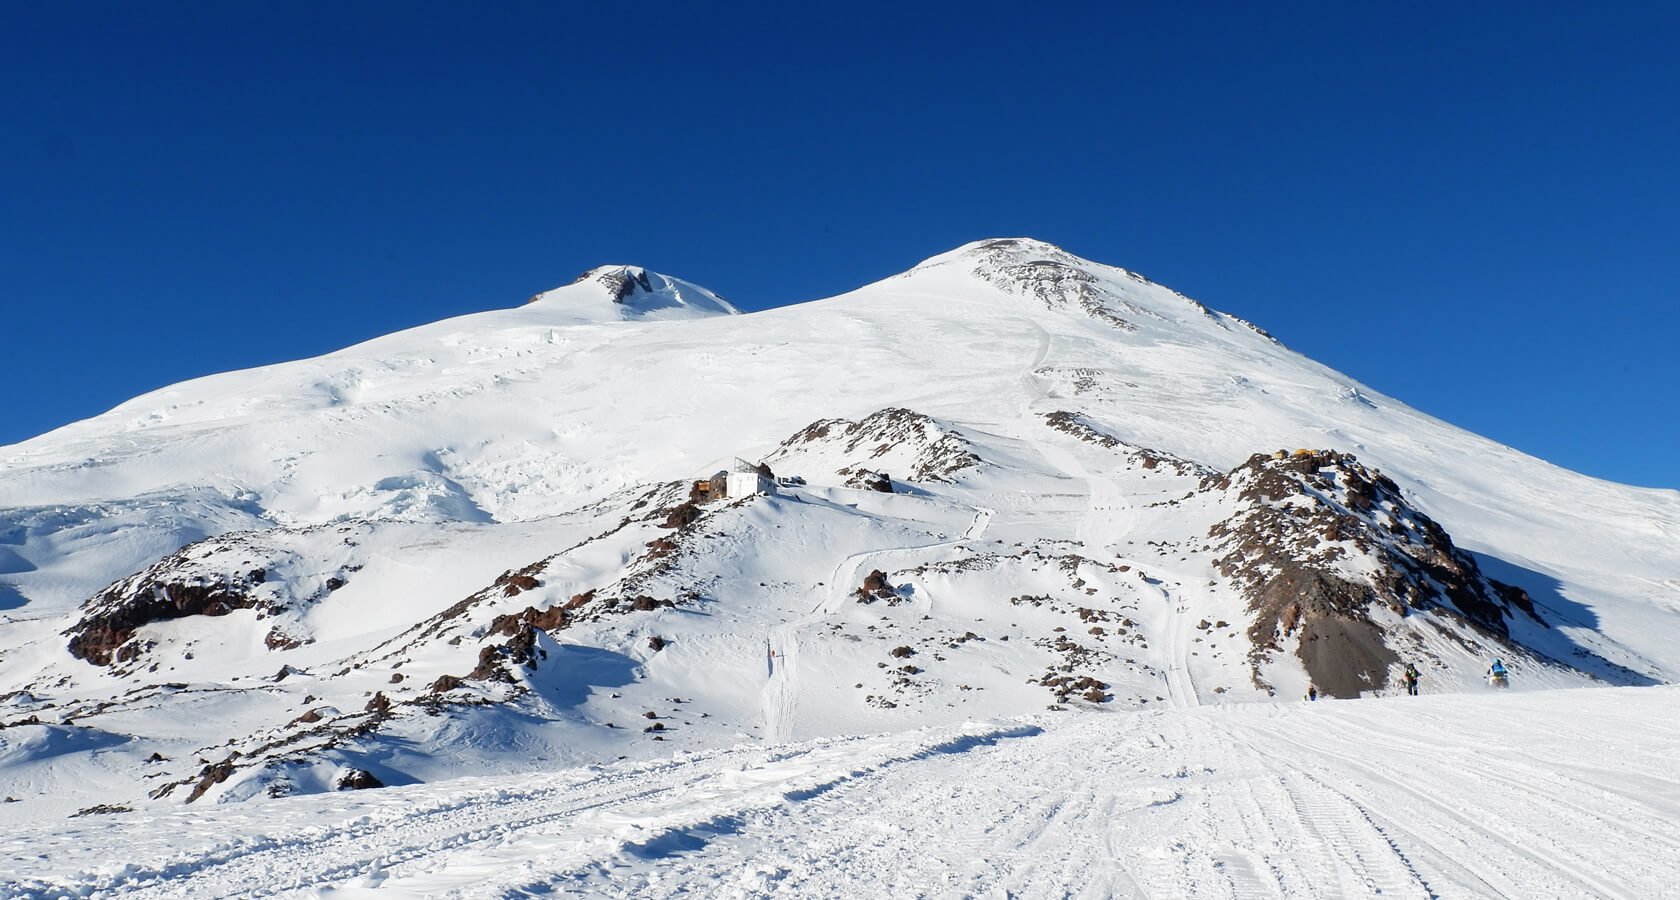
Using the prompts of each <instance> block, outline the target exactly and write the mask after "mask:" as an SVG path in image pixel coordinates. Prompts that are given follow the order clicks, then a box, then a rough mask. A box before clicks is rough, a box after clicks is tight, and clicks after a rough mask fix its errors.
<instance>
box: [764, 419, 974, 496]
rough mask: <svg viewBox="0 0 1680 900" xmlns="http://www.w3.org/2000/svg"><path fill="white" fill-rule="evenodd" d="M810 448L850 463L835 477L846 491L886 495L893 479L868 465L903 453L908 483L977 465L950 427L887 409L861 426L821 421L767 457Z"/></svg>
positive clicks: (943, 476) (949, 478)
mask: <svg viewBox="0 0 1680 900" xmlns="http://www.w3.org/2000/svg"><path fill="white" fill-rule="evenodd" d="M813 444H825V445H829V446H834V447H837V448H838V449H839V450H840V452H841V453H843V454H844V455H846V456H847V457H850V458H851V459H852V460H854V461H853V462H852V463H851V464H849V465H847V466H846V467H844V468H843V469H841V470H840V472H839V473H838V474H840V475H842V476H845V477H848V481H847V485H848V486H849V487H860V488H865V489H869V490H878V491H883V492H890V491H891V490H892V479H891V478H890V477H888V476H887V475H886V474H885V473H882V472H878V471H875V469H874V468H873V467H872V466H871V465H869V463H870V462H871V461H873V460H876V459H880V458H882V457H884V456H887V455H888V454H892V453H895V452H900V451H902V452H903V453H905V454H907V455H910V457H911V461H910V475H909V480H911V481H947V482H948V481H952V480H953V478H954V476H955V475H956V474H957V473H958V472H961V471H962V470H964V469H968V468H972V467H975V466H978V465H980V457H979V456H978V455H976V454H975V452H974V450H973V447H972V446H971V445H970V444H969V442H968V441H967V440H966V439H965V438H963V436H962V435H961V434H960V433H959V432H958V431H957V430H956V429H954V428H951V427H950V426H948V425H944V424H942V423H940V422H938V421H936V420H934V419H932V418H929V417H928V416H924V415H922V414H921V413H918V412H914V411H912V410H908V409H902V408H897V407H892V408H888V409H883V410H879V411H877V412H874V413H871V414H870V415H868V416H866V417H865V418H864V419H863V420H862V421H859V422H852V421H848V420H846V419H822V420H819V421H816V422H812V423H811V424H810V425H807V426H806V427H805V428H804V429H803V430H802V431H800V432H799V433H797V434H795V435H793V436H792V437H790V438H788V439H787V440H785V441H783V442H782V445H781V447H780V448H778V449H777V451H776V452H775V453H773V454H771V456H770V460H771V461H774V460H776V459H778V458H784V457H787V456H790V455H792V454H796V453H799V452H801V451H803V450H804V449H806V448H807V447H809V446H811V445H813Z"/></svg>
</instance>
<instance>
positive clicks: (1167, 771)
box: [0, 239, 1680, 897]
mask: <svg viewBox="0 0 1680 900" xmlns="http://www.w3.org/2000/svg"><path fill="white" fill-rule="evenodd" d="M1677 523H1680V494H1676V493H1675V492H1672V491H1655V490H1646V489H1639V488H1633V487H1627V486H1622V485H1616V484H1610V483H1606V482H1603V481H1598V480H1595V479H1592V478H1588V477H1586V476H1583V475H1579V474H1576V473H1573V472H1569V471H1565V470H1562V469H1559V468H1557V467H1554V466H1551V465H1549V464H1547V463H1545V462H1543V461H1540V460H1537V459H1534V458H1532V457H1528V456H1525V455H1523V454H1521V453H1518V452H1517V451H1514V450H1512V449H1510V448H1507V447H1503V446H1500V445H1498V444H1496V443H1494V442H1492V441H1489V440H1487V439H1484V438H1481V437H1478V436H1476V435H1473V434H1469V433H1467V432H1465V431H1463V430H1461V429H1458V428H1455V427H1453V426H1452V425H1449V424H1447V423H1445V422H1441V421H1439V420H1436V419H1433V418H1431V417H1429V416H1427V415H1424V414H1422V413H1420V412H1418V411H1417V410H1414V409H1411V408H1410V407H1407V406H1406V405H1405V404H1404V403H1403V402H1401V401H1400V400H1398V399H1395V398H1391V397H1388V396H1385V395H1383V394H1380V393H1378V392H1376V391H1374V390H1372V389H1370V388H1369V387H1367V386H1365V385H1362V384H1359V383H1357V382H1355V381H1353V380H1352V379H1350V378H1348V377H1346V376H1344V375H1341V374H1339V373H1337V372H1335V371H1332V370H1330V369H1327V368H1325V367H1324V366H1322V365H1319V364H1317V363H1314V362H1313V361H1312V360H1309V359H1306V358H1305V357H1303V356H1301V355H1299V354H1297V353H1295V352H1293V351H1291V350H1290V349H1288V348H1287V347H1286V346H1284V345H1283V344H1281V343H1280V342H1278V341H1277V340H1275V339H1274V338H1272V337H1271V336H1270V335H1269V334H1267V333H1266V332H1265V331H1264V330H1262V329H1261V328H1260V327H1257V326H1256V325H1253V324H1250V323H1247V322H1244V321H1242V320H1240V319H1237V318H1235V317H1232V316H1230V315H1227V314H1224V313H1220V312H1217V311H1215V310H1212V309H1209V308H1207V307H1206V306H1204V305H1202V304H1201V303H1198V302H1196V301H1195V300H1192V299H1190V298H1188V297H1185V296H1183V295H1182V294H1179V293H1177V292H1175V291H1173V290H1171V289H1169V288H1166V287H1164V286H1161V285H1158V284H1156V283H1154V282H1152V281H1150V280H1149V279H1147V278H1145V277H1143V276H1141V275H1138V274H1136V273H1133V272H1130V271H1127V270H1124V269H1119V268H1114V267H1112V266H1107V265H1102V264H1099V263H1094V262H1091V261H1089V260H1085V259H1081V258H1079V257H1077V256H1074V255H1072V254H1070V253H1067V252H1066V251H1064V250H1062V249H1060V248H1058V247H1055V246H1053V245H1050V244H1045V243H1043V242H1039V241H1034V240H1029V239H997V240H987V241H979V242H976V243H973V244H968V245H966V246H963V247H960V248H958V249H956V250H953V251H950V252H948V253H944V254H941V255H938V256H935V257H933V258H931V259H929V260H927V261H926V262H924V263H922V264H921V265H918V266H916V267H914V268H912V269H911V270H909V271H907V272H905V273H903V274H900V275H897V276H894V277H892V278H888V279H885V280H883V281H881V282H878V283H875V284H871V285H868V286H865V287H863V288H860V289H858V290H856V291H853V292H851V293H848V294H844V295H842V296H838V297H833V298H829V299H825V300H817V301H813V302H809V303H804V304H800V305H796V306H790V307H783V308H779V309H774V310H768V311H765V312H758V313H751V314H742V313H741V312H740V310H738V309H736V308H735V307H734V306H732V305H730V304H729V303H728V302H727V301H725V300H723V299H722V298H721V297H719V296H718V295H717V294H715V293H713V292H711V291H709V290H707V289H705V288H702V287H699V286H697V285H694V284H691V283H689V282H686V281H682V280H681V279H677V278H673V277H670V276H666V275H661V274H659V273H656V272H651V271H648V270H645V269H641V268H638V267H635V266H616V265H615V266H604V267H601V268H597V269H593V270H591V271H589V272H586V273H584V275H582V276H580V277H579V278H578V279H577V280H576V281H575V282H573V283H572V284H569V285H567V286H564V287H559V288H556V289H554V290H552V291H548V292H546V293H543V294H539V295H538V296H536V297H534V298H532V299H531V301H530V302H529V303H527V304H525V305H523V306H519V307H517V308H513V309H506V310H496V311H490V312H485V313H480V314H475V315H469V316H462V317H458V318H454V319H449V320H445V321H442V322H437V323H433V324H431V325H426V326H422V327H419V328H414V329H411V330H407V331H403V332H399V333H396V334H391V335H387V336H385V337H381V338H377V339H375V340H372V341H367V342H365V343H362V344H358V345H356V346H353V347H349V348H346V349H344V350H340V351H337V352H335V353H331V354H327V355H325V356H321V357H317V358H314V359H307V360H299V361H296V362H291V363H284V364H280V365H274V366H267V367H263V368H259V369H251V370H246V371H238V372H229V373H225V374H221V375H216V376H211V377H207V378H201V379H197V380H194V381H190V382H185V383H182V384H179V385H174V386H172V387H168V388H164V389H162V390H159V391H154V392H152V393H150V394H146V395H144V396H141V397H137V398H135V399H134V400H131V401H129V402H127V403H125V404H123V405H122V406H119V407H117V408H116V409H113V410H111V411H110V412H108V413H105V414H104V415H101V416H98V417H95V418H92V419H88V420H86V421H83V422H79V423H76V424H73V425H70V426H67V427H65V428H62V429H59V430H57V431H54V432H52V433H49V434H46V435H43V436H40V437H37V438H35V439H33V440H29V441H25V442H23V443H20V444H16V445H13V446H9V447H0V615H4V617H5V618H4V620H3V627H0V726H3V727H0V795H4V796H5V798H6V799H7V800H8V802H7V803H5V804H3V805H0V821H4V822H6V823H7V824H8V827H9V829H10V833H11V834H12V835H13V837H12V838H11V840H10V843H9V844H8V850H7V854H6V856H5V858H4V860H3V861H0V895H8V893H9V894H15V895H20V896H61V895H62V896H86V895H91V894H94V893H97V892H113V893H124V892H133V893H136V894H140V895H157V896H174V895H192V894H197V895H229V894H258V893H261V894H277V895H298V896H309V895H313V894H319V893H320V892H323V891H328V890H332V891H342V892H346V893H350V894H355V893H358V892H363V891H366V892H378V891H391V892H393V895H425V894H432V895H446V896H508V895H513V894H520V895H523V894H528V893H542V892H563V891H576V892H582V893H590V894H605V895H624V896H630V895H634V896H675V895H679V894H685V893H687V894H693V893H700V894H711V895H719V896H761V895H768V894H772V893H777V892H781V891H787V892H790V893H794V894H802V895H825V896H832V895H850V896H905V895H910V896H920V895H930V894H938V895H941V896H946V895H948V896H971V895H973V896H981V895H983V896H1004V895H1008V896H1056V897H1060V896H1067V895H1079V896H1161V895H1170V896H1220V897H1236V896H1302V897H1308V896H1367V895H1375V894H1378V893H1381V894H1382V895H1383V896H1393V895H1399V896H1416V897H1430V896H1506V897H1529V896H1640V897H1650V896H1661V895H1663V892H1664V891H1669V890H1671V888H1670V886H1669V884H1668V880H1667V876H1666V873H1668V872H1672V871H1675V870H1676V869H1680V838H1676V837H1674V836H1672V835H1671V834H1670V832H1671V831H1672V829H1671V828H1669V827H1668V824H1667V823H1669V822H1671V821H1672V819H1673V817H1674V816H1675V815H1676V814H1677V813H1680V800H1677V799H1676V798H1677V797H1680V779H1677V778H1676V777H1675V776H1674V775H1673V773H1672V766H1669V765H1668V764H1667V763H1666V752H1667V751H1666V748H1667V747H1668V745H1669V744H1670V743H1671V742H1672V741H1673V740H1674V738H1675V737H1676V727H1675V726H1673V725H1671V724H1670V725H1665V724H1663V723H1664V722H1667V721H1668V720H1669V719H1671V718H1672V717H1669V716H1664V715H1662V711H1663V710H1665V709H1667V708H1668V707H1671V706H1672V705H1673V703H1674V700H1675V697H1676V695H1675V693H1674V691H1675V688H1672V687H1669V686H1668V685H1670V684H1672V683H1673V682H1675V681H1676V679H1677V677H1680V653H1677V652H1676V651H1675V649H1674V648H1675V647H1680V581H1677V580H1676V578H1675V575H1674V573H1675V572H1676V571H1680V543H1677V541H1676V540H1675V539H1676V537H1680V524H1677ZM1496 659H1497V660H1499V661H1500V663H1501V665H1502V666H1503V667H1505V668H1506V669H1507V670H1508V672H1509V673H1510V674H1509V678H1508V683H1509V687H1508V688H1503V689H1496V688H1492V687H1490V686H1489V681H1488V679H1487V672H1488V670H1489V668H1490V666H1491V665H1492V663H1493V662H1494V661H1495V660H1496ZM1408 670H1410V671H1412V672H1415V673H1416V685H1417V694H1418V696H1415V697H1414V696H1410V695H1409V693H1410V692H1409V690H1408V684H1407V682H1408V680H1409V676H1408ZM1612 688H1620V689H1615V690H1613V689H1612ZM1308 697H1313V698H1320V699H1322V700H1323V701H1324V702H1314V701H1312V700H1306V699H1305V698H1308ZM1598 740H1606V741H1611V742H1613V743H1614V745H1615V747H1616V748H1617V752H1616V753H1614V754H1601V753H1598V752H1597V751H1596V750H1594V746H1595V744H1594V743H1593V742H1594V741H1598ZM1511 745H1520V746H1521V747H1522V748H1523V749H1521V750H1520V751H1507V750H1506V749H1505V748H1506V747H1507V746H1511ZM345 791H355V793H343V792H345ZM1507 826H1509V827H1507ZM1635 843H1637V846H1638V850H1637V851H1635V850H1631V849H1626V848H1628V847H1632V846H1634V845H1635ZM976 851H978V852H976Z"/></svg>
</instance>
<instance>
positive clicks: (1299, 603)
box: [1202, 450, 1538, 697]
mask: <svg viewBox="0 0 1680 900" xmlns="http://www.w3.org/2000/svg"><path fill="white" fill-rule="evenodd" d="M1202 487H1203V489H1204V490H1220V491H1230V492H1235V493H1236V496H1237V499H1238V500H1239V501H1240V506H1239V508H1238V511H1237V512H1236V514H1235V515H1233V516H1231V517H1230V518H1229V519H1227V520H1225V521H1222V522H1219V523H1217V524H1215V525H1214V526H1213V527H1212V528H1211V529H1210V530H1209V533H1208V534H1209V537H1210V538H1212V539H1214V541H1215V547H1216V548H1217V549H1218V550H1219V551H1220V552H1221V556H1220V557H1219V558H1218V559H1217V560H1216V561H1215V565H1216V566H1217V567H1218V569H1219V571H1220V572H1221V573H1222V574H1223V575H1225V576H1226V577H1228V578H1230V579H1232V580H1233V581H1234V582H1235V583H1236V584H1237V585H1238V587H1239V588H1241V589H1242V591H1243V593H1244V594H1245V595H1246V596H1247V598H1248V601H1249V603H1248V608H1249V611H1250V612H1252V613H1254V620H1253V624H1252V625H1251V626H1250V628H1249V637H1250V639H1251V642H1252V648H1253V649H1252V651H1251V653H1250V661H1251V663H1252V664H1253V667H1254V669H1255V682H1256V684H1257V685H1260V686H1264V685H1261V682H1260V677H1259V666H1260V665H1261V663H1263V662H1264V661H1265V660H1266V659H1268V658H1270V656H1271V655H1272V654H1274V653H1276V652H1279V651H1282V650H1284V649H1286V648H1285V646H1284V645H1283V643H1282V641H1284V639H1294V640H1295V641H1296V646H1295V652H1296V653H1297V654H1298V655H1299V656H1300V658H1301V660H1302V662H1303V664H1304V665H1305V666H1306V670H1307V674H1308V676H1309V677H1310V678H1311V679H1312V680H1313V681H1314V683H1316V684H1317V685H1318V686H1319V688H1320V690H1321V691H1323V692H1325V693H1327V694H1329V695H1331V696H1335V697H1357V696H1359V695H1360V694H1361V693H1363V692H1366V691H1373V690H1377V689H1380V688H1382V687H1383V686H1384V685H1385V684H1386V682H1387V678H1388V671H1389V669H1390V667H1391V666H1393V665H1395V664H1396V663H1397V662H1398V661H1399V657H1398V655H1397V654H1396V653H1395V652H1394V650H1393V649H1391V648H1390V647H1389V646H1388V645H1387V643H1386V642H1385V641H1384V635H1383V629H1382V627H1381V626H1380V625H1379V624H1378V620H1377V619H1376V618H1375V617H1374V616H1375V613H1376V611H1378V610H1386V611H1387V612H1388V613H1390V614H1393V615H1396V616H1406V615H1409V614H1411V613H1413V612H1417V611H1426V610H1427V611H1431V612H1433V613H1435V614H1437V615H1445V616H1449V617H1454V618H1457V619H1459V620H1461V621H1463V622H1465V623H1467V624H1468V625H1469V626H1470V627H1473V628H1475V629H1477V630H1480V631H1482V632H1484V633H1486V634H1489V635H1492V636H1495V637H1498V638H1504V637H1505V636H1506V635H1507V634H1508V626H1507V624H1506V619H1507V617H1509V616H1511V615H1516V614H1519V613H1524V614H1527V615H1529V616H1531V617H1532V615H1533V609H1532V604H1525V603H1524V602H1523V601H1524V600H1525V599H1526V595H1525V594H1522V592H1521V591H1520V590H1518V589H1515V588H1510V587H1507V586H1505V585H1501V584H1499V583H1497V582H1494V581H1492V580H1490V579H1488V578H1486V577H1485V576H1483V575H1482V573H1481V572H1480V571H1479V569H1478V568H1477V566H1476V562H1475V560H1474V559H1473V558H1472V557H1470V556H1469V555H1468V554H1466V553H1463V552H1462V551H1460V550H1458V549H1457V548H1456V547H1454V546H1453V543H1452V540H1451V538H1449V537H1448V536H1447V533H1446V531H1445V530H1444V529H1442V528H1441V526H1440V525H1438V524H1436V523H1435V522H1434V521H1433V520H1431V519H1430V518H1429V517H1428V516H1425V515H1424V514H1423V513H1421V512H1419V511H1417V510H1415V509H1413V508H1412V507H1411V506H1410V505H1409V504H1407V502H1406V501H1405V499H1404V497H1403V496H1402V495H1401V493H1400V490H1399V488H1398V487H1397V486H1396V485H1395V484H1394V482H1392V481H1390V480H1389V479H1388V478H1387V477H1385V476H1383V475H1382V474H1381V473H1378V472H1374V471H1371V470H1369V469H1367V468H1365V467H1364V466H1363V465H1361V464H1360V463H1359V461H1358V460H1356V459H1354V458H1353V457H1352V456H1349V455H1347V454H1343V453H1338V452H1336V451H1309V450H1302V451H1297V452H1295V453H1293V454H1290V453H1282V452H1280V453H1277V454H1269V455H1268V454H1256V455H1255V456H1253V457H1251V458H1250V459H1249V460H1248V461H1247V462H1246V463H1244V464H1243V465H1241V466H1239V467H1237V468H1236V469H1234V470H1232V471H1231V472H1230V473H1227V474H1225V475H1222V476H1210V477H1207V478H1204V480H1203V483H1202ZM1354 555H1358V556H1361V557H1364V558H1366V559H1368V560H1370V564H1365V565H1361V566H1359V567H1358V568H1360V569H1365V570H1369V571H1370V572H1371V574H1369V575H1368V576H1366V577H1364V578H1363V579H1362V580H1359V581H1354V580H1350V578H1351V576H1349V575H1347V574H1345V573H1346V572H1347V571H1349V570H1348V568H1347V567H1346V566H1344V565H1341V564H1340V562H1341V561H1342V560H1344V559H1345V558H1348V557H1350V556H1354ZM1536 621H1538V620H1536ZM1203 627H1204V630H1205V629H1206V627H1207V626H1205V625H1204V626H1203ZM1219 627H1224V626H1219Z"/></svg>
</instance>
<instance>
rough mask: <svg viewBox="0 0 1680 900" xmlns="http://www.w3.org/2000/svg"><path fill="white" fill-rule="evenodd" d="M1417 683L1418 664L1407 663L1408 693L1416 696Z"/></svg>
mask: <svg viewBox="0 0 1680 900" xmlns="http://www.w3.org/2000/svg"><path fill="white" fill-rule="evenodd" d="M1417 683H1418V670H1417V666H1414V665H1412V664H1411V663H1406V693H1407V694H1409V695H1411V696H1413V697H1416V696H1417Z"/></svg>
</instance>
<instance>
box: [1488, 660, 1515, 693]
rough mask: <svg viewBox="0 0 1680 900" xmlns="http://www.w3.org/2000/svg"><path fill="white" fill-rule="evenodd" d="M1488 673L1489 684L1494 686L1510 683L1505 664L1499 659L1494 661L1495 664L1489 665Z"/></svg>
mask: <svg viewBox="0 0 1680 900" xmlns="http://www.w3.org/2000/svg"><path fill="white" fill-rule="evenodd" d="M1487 674H1488V684H1491V685H1493V686H1494V687H1504V686H1506V685H1507V684H1509V683H1510V681H1509V680H1508V679H1507V678H1506V672H1505V664H1504V663H1502V662H1500V661H1499V660H1497V659H1496V660H1494V661H1493V665H1491V666H1488V670H1487Z"/></svg>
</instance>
